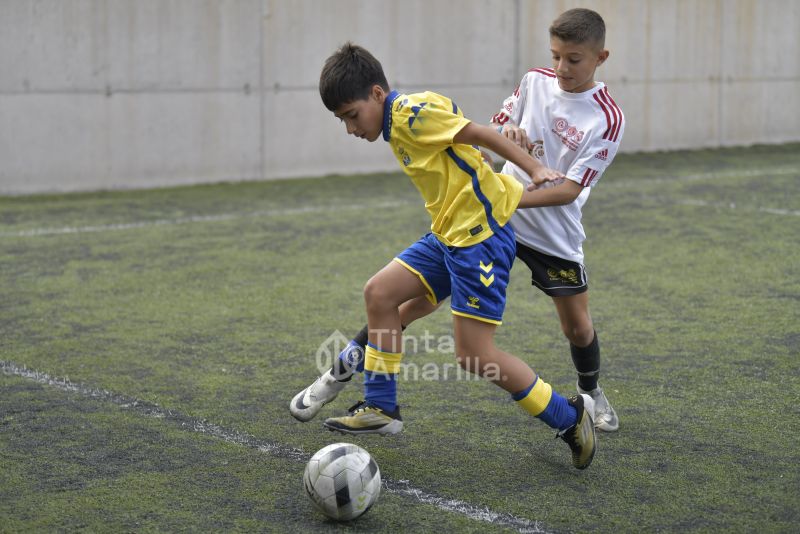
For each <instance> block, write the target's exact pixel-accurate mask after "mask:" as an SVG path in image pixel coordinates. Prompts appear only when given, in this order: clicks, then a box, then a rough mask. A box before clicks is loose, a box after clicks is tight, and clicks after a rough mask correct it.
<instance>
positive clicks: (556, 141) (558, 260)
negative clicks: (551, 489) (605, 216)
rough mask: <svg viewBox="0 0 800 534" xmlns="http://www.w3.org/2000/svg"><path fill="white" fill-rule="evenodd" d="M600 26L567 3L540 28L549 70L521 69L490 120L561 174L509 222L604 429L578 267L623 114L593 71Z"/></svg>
mask: <svg viewBox="0 0 800 534" xmlns="http://www.w3.org/2000/svg"><path fill="white" fill-rule="evenodd" d="M604 40H605V24H604V22H603V19H602V18H601V17H600V15H599V14H597V13H595V12H594V11H591V10H588V9H571V10H569V11H566V12H565V13H563V14H562V15H561V16H559V17H558V18H557V19H556V20H555V21H554V22H553V25H552V26H551V27H550V49H551V52H552V54H553V68H535V69H532V70H531V71H529V72H528V73H527V74H526V75H525V76H524V77H523V78H522V81H521V82H520V85H519V87H517V89H516V90H515V91H514V93H513V94H512V95H511V96H509V97H508V98H507V99H506V100H505V102H503V106H502V108H501V110H500V112H499V113H498V114H496V115H495V116H494V117H492V123H493V124H494V125H495V126H497V128H498V130H499V131H501V133H503V135H505V136H506V137H508V138H509V139H512V140H513V141H515V142H517V143H518V144H519V145H520V146H522V147H523V148H526V149H528V150H530V151H531V152H532V153H533V154H534V155H535V156H536V157H537V158H538V159H539V160H540V161H541V162H542V163H543V164H544V165H545V166H547V167H549V168H552V169H555V170H558V171H561V172H563V173H564V174H565V175H566V176H567V179H566V180H564V181H563V182H561V183H558V184H545V185H544V186H543V188H542V189H540V190H539V191H537V193H539V195H540V196H539V202H538V204H537V205H538V206H542V207H538V208H536V209H525V210H518V211H517V212H516V213H515V214H514V216H513V217H512V219H511V225H512V226H513V227H514V231H515V233H516V240H517V257H518V258H520V259H521V260H522V261H524V262H525V264H526V265H528V267H529V268H530V269H531V275H532V282H533V285H535V286H536V287H538V288H539V289H541V290H542V291H544V292H545V293H546V294H547V295H549V296H550V297H551V298H552V299H553V303H554V304H555V306H556V310H557V312H558V316H559V319H560V321H561V329H562V331H563V332H564V335H565V336H566V337H567V339H568V340H569V343H570V351H571V354H572V360H573V363H574V364H575V368H576V370H577V371H578V391H579V392H580V393H589V394H590V395H591V396H592V397H593V398H594V399H595V425H597V428H598V429H600V430H605V431H607V432H612V431H615V430H617V429H618V428H619V420H618V418H617V415H616V413H615V412H614V409H613V408H612V407H611V405H610V404H609V403H608V399H607V398H606V397H605V394H604V393H603V390H602V389H601V388H600V387H599V386H598V382H597V379H598V374H599V372H600V348H599V344H598V339H597V333H596V332H595V330H594V326H593V323H592V319H591V316H590V314H589V296H588V284H587V279H586V272H585V269H584V266H583V246H582V244H583V241H584V239H585V238H586V234H585V233H584V229H583V225H582V224H581V215H582V213H581V210H582V208H583V205H584V204H585V203H586V200H587V199H588V198H589V193H590V191H591V188H592V187H593V186H594V185H595V184H597V181H598V180H599V179H600V177H601V176H602V174H603V171H605V169H606V167H608V165H609V164H610V163H611V161H612V160H613V159H614V156H615V155H616V153H617V149H618V148H619V143H620V141H621V140H622V134H623V131H624V129H625V117H624V116H623V114H622V110H621V109H620V108H619V106H617V104H616V103H615V102H614V100H613V99H612V98H611V96H610V95H609V93H608V88H607V87H606V86H605V84H603V83H602V82H596V81H595V80H594V73H595V69H596V68H597V67H598V66H600V65H601V64H602V63H603V62H604V61H605V60H606V59H607V58H608V55H609V53H608V50H605V49H604ZM502 172H503V173H506V174H511V175H513V176H515V177H516V178H517V179H518V180H520V181H521V182H522V183H524V184H528V183H530V180H529V179H528V178H527V177H526V176H525V174H524V173H523V172H520V170H519V169H518V168H517V167H516V166H515V165H514V164H513V163H511V162H508V163H506V164H505V166H504V167H503V170H502Z"/></svg>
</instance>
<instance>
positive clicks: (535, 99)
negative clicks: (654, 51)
mask: <svg viewBox="0 0 800 534" xmlns="http://www.w3.org/2000/svg"><path fill="white" fill-rule="evenodd" d="M509 120H510V121H512V122H513V123H514V124H516V125H517V126H519V127H521V128H523V129H524V130H525V131H526V132H527V133H528V137H529V138H530V140H531V141H532V142H533V143H534V148H533V155H534V156H535V157H536V158H537V159H539V161H541V162H542V164H543V165H545V166H546V167H549V168H551V169H555V170H558V171H561V172H562V173H564V174H565V175H566V176H567V178H569V179H570V180H573V181H575V182H577V183H579V184H581V185H582V186H584V189H583V191H582V192H581V193H580V195H578V198H576V199H575V200H574V201H573V202H572V203H570V204H566V205H564V206H553V207H545V208H529V209H521V210H517V211H516V213H515V214H514V216H513V217H512V218H511V225H512V226H513V228H514V232H516V234H517V241H518V242H520V243H523V244H525V245H527V246H529V247H531V248H533V249H536V250H538V251H540V252H544V253H545V254H549V255H551V256H557V257H559V258H564V259H567V260H570V261H574V262H578V263H581V264H582V263H583V241H584V239H585V238H586V234H585V233H584V231H583V224H581V216H582V213H581V209H582V208H583V205H584V204H585V203H586V200H587V199H588V198H589V192H590V191H591V188H592V186H594V185H595V184H596V183H597V181H598V180H599V179H600V176H602V174H603V171H605V169H606V167H608V165H609V164H610V163H611V160H613V159H614V156H615V155H616V153H617V149H618V148H619V143H620V141H621V140H622V133H623V131H624V130H625V117H624V116H623V114H622V110H621V109H620V108H619V106H618V105H617V104H616V103H615V102H614V100H613V99H612V98H611V95H609V94H608V89H607V88H606V86H605V84H604V83H602V82H597V84H596V85H595V86H594V87H593V88H592V89H590V90H589V91H584V92H583V93H568V92H566V91H562V90H561V88H560V87H559V86H558V80H557V79H556V75H555V71H553V69H548V68H537V69H532V70H531V71H529V72H528V73H527V74H525V76H524V77H523V78H522V81H521V82H520V84H519V87H517V89H516V90H515V91H514V93H513V94H512V95H511V96H510V97H508V98H507V99H506V100H505V101H504V102H503V108H502V109H501V110H500V112H499V113H498V114H496V115H495V116H494V117H492V122H494V123H498V124H505V123H506V122H508V121H509ZM502 172H503V173H506V174H511V175H513V176H515V177H516V178H517V179H518V180H519V181H521V182H522V183H523V184H525V185H527V184H529V183H530V178H529V177H528V175H527V174H526V173H525V172H524V171H522V170H521V169H520V168H519V167H517V166H516V165H514V164H513V163H511V162H507V163H506V164H505V166H504V167H503V171H502ZM553 185H554V184H545V185H544V186H543V187H553Z"/></svg>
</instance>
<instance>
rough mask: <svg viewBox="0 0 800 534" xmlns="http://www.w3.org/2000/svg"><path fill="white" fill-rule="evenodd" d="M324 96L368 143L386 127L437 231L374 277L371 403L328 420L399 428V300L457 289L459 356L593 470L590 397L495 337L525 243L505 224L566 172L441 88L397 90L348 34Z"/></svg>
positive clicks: (362, 427) (437, 296)
mask: <svg viewBox="0 0 800 534" xmlns="http://www.w3.org/2000/svg"><path fill="white" fill-rule="evenodd" d="M320 95H321V97H322V101H323V103H324V104H325V106H326V107H327V108H328V109H329V110H330V111H332V112H333V113H334V115H335V116H336V117H338V118H339V119H340V120H341V121H343V122H344V123H345V126H346V128H347V132H348V134H352V135H355V136H358V137H360V138H362V139H367V140H368V141H370V142H372V141H375V140H377V139H378V137H381V136H382V137H383V139H384V141H387V142H388V143H389V145H390V147H391V149H392V151H393V152H394V154H395V156H396V157H397V160H398V162H399V163H400V165H401V167H402V168H403V170H404V171H405V173H406V174H407V175H408V176H409V177H410V178H411V180H412V182H413V183H414V185H415V186H416V187H417V189H418V190H419V191H420V193H421V194H422V197H423V199H424V200H425V207H426V209H427V210H428V213H429V214H430V216H431V232H430V233H429V234H427V235H425V236H424V237H422V238H421V239H420V240H419V241H417V242H416V243H414V244H413V245H412V246H410V247H409V248H407V249H406V250H405V251H403V252H402V253H400V254H399V255H398V256H397V257H396V258H395V259H394V260H393V261H392V262H390V263H389V264H388V265H387V266H386V267H384V268H383V269H382V270H381V271H379V272H378V273H377V274H375V275H374V276H373V277H372V278H371V279H370V280H369V281H368V282H367V284H366V286H365V288H364V298H365V301H366V307H367V323H368V325H369V331H368V343H367V346H366V351H365V357H364V389H365V400H364V401H362V402H360V403H358V404H357V405H356V406H354V407H353V408H351V409H350V411H349V413H348V415H347V416H344V417H336V418H330V419H327V420H326V421H325V423H324V424H325V426H326V427H327V428H329V429H331V430H336V431H339V432H343V433H348V434H366V433H377V434H396V433H398V432H400V431H401V430H402V427H403V422H402V419H401V417H400V411H399V408H398V405H397V373H398V371H399V368H400V361H401V359H402V346H401V343H402V337H401V330H402V329H401V324H400V313H399V307H400V305H402V304H403V303H405V302H408V301H410V300H413V299H416V298H418V297H423V296H424V297H426V298H427V299H428V300H429V301H430V302H431V303H432V304H434V305H436V304H437V303H439V302H440V301H442V300H444V299H446V298H447V297H450V299H451V300H450V308H451V311H452V313H453V328H454V337H455V347H456V357H457V359H458V361H459V363H460V364H461V365H462V366H463V367H464V368H466V369H467V370H470V371H473V372H477V373H478V374H480V375H481V376H485V377H486V378H488V379H489V380H491V381H492V382H494V383H495V384H497V385H498V386H500V387H501V388H503V389H504V390H506V391H508V392H509V393H510V394H512V396H513V398H514V399H515V400H516V401H517V402H518V403H519V404H520V406H521V407H522V408H523V409H525V410H526V411H528V412H529V413H531V414H532V415H534V416H536V417H538V418H539V419H541V420H542V421H544V422H545V423H546V424H548V425H549V426H551V427H553V428H555V429H557V431H558V435H559V436H560V437H562V439H564V441H565V442H566V443H567V444H568V445H569V446H570V449H571V450H572V461H573V465H574V466H575V467H577V468H579V469H584V468H586V467H588V466H589V464H590V463H591V461H592V458H593V457H594V452H595V447H596V446H595V432H594V424H593V421H592V417H591V414H592V413H593V401H592V399H591V397H589V396H588V395H577V396H575V397H573V398H571V399H566V398H564V397H562V396H560V395H559V394H558V393H556V392H554V391H553V390H552V388H551V386H550V385H549V384H547V383H546V382H545V381H544V380H543V379H541V378H540V377H539V376H538V375H537V374H536V373H534V372H533V370H532V369H531V368H530V367H528V365H527V364H525V363H524V362H522V360H520V359H519V358H517V357H516V356H513V355H511V354H508V353H506V352H503V351H501V350H500V349H498V348H497V347H496V346H495V345H494V333H495V329H496V328H497V325H499V324H500V323H501V321H502V315H503V310H504V308H505V292H506V287H507V285H508V277H509V271H510V268H511V265H512V263H513V261H514V254H515V250H516V245H515V237H514V232H513V230H512V229H511V226H510V225H508V224H507V223H508V221H509V219H510V218H511V215H512V214H513V213H514V211H515V210H516V209H517V208H518V207H527V206H529V205H531V203H532V202H533V201H535V198H536V197H535V196H533V195H534V194H535V193H536V191H535V190H534V189H535V187H536V186H539V185H542V184H544V183H546V182H550V181H553V180H557V179H561V178H563V177H564V175H563V174H561V173H559V172H556V171H553V170H551V169H548V168H546V167H544V166H543V165H542V164H541V163H539V162H538V161H537V160H536V159H534V158H533V157H531V156H530V155H529V154H527V153H526V152H525V151H524V150H523V149H521V148H520V147H518V146H517V145H515V144H514V143H513V142H512V141H510V140H508V139H506V138H505V137H503V136H501V135H499V134H498V133H497V131H496V130H494V129H493V128H490V127H487V126H481V125H478V124H475V123H472V122H470V121H469V120H468V119H466V118H465V117H464V116H463V114H462V112H461V110H460V109H459V108H458V107H457V106H456V105H455V104H454V103H453V102H452V101H451V100H450V99H448V98H446V97H444V96H442V95H438V94H436V93H431V92H424V93H417V94H409V95H401V94H398V93H397V92H396V91H391V90H390V88H389V85H388V83H387V81H386V77H385V76H384V74H383V69H382V67H381V65H380V63H379V62H378V61H377V60H376V59H375V58H374V57H373V56H372V55H371V54H370V53H369V52H368V51H366V50H365V49H363V48H361V47H359V46H356V45H353V44H351V43H347V44H345V45H344V46H342V47H341V48H340V49H339V50H338V51H337V52H336V53H335V54H333V55H332V56H331V57H330V58H328V60H327V61H326V62H325V66H324V67H323V70H322V74H321V76H320ZM476 147H485V148H488V149H489V150H491V151H493V152H495V153H496V154H498V155H500V156H502V157H504V158H506V159H507V160H509V161H512V162H514V163H515V164H516V165H517V166H518V167H519V168H520V169H523V170H524V172H525V173H526V174H527V175H528V176H530V178H531V182H532V185H531V187H530V188H529V189H530V190H526V191H523V187H522V185H521V184H520V182H518V181H517V180H516V179H515V178H513V177H511V176H508V175H504V174H496V173H495V172H494V171H493V170H492V169H491V167H489V165H488V164H486V163H485V162H484V161H483V159H482V157H481V153H480V151H479V149H478V148H476ZM307 389H309V388H307ZM304 393H305V392H301V394H300V395H298V397H299V398H298V397H295V399H294V400H293V403H292V404H293V405H297V408H298V409H301V408H302V407H303V406H304V405H305V403H306V402H307V401H308V402H310V401H312V400H313V399H306V398H305V395H304ZM298 411H299V410H298ZM293 414H294V411H293ZM296 417H297V416H296ZM298 418H299V417H298Z"/></svg>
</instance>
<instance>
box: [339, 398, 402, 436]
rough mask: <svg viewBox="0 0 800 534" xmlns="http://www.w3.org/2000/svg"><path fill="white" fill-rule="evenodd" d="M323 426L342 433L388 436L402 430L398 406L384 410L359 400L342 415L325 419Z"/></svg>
mask: <svg viewBox="0 0 800 534" xmlns="http://www.w3.org/2000/svg"><path fill="white" fill-rule="evenodd" d="M323 424H324V425H325V428H327V429H328V430H331V431H334V430H335V431H336V432H341V433H342V434H380V435H383V436H388V435H390V434H397V433H399V432H400V431H401V430H403V419H402V418H401V417H400V408H395V410H394V411H393V412H385V411H383V410H381V409H380V408H376V407H374V406H369V405H368V404H367V402H366V401H361V402H359V403H357V404H355V405H354V406H352V407H351V408H350V409H349V410H347V415H346V416H344V417H330V418H328V419H326V420H325V423H323Z"/></svg>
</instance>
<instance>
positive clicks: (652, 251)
mask: <svg viewBox="0 0 800 534" xmlns="http://www.w3.org/2000/svg"><path fill="white" fill-rule="evenodd" d="M584 222H585V226H586V228H587V234H588V240H587V242H586V243H585V245H584V248H585V251H586V254H587V268H588V271H589V276H590V287H591V309H592V315H593V318H594V321H595V324H596V327H597V330H598V333H599V336H600V341H601V348H602V355H603V373H602V375H601V385H603V386H604V388H605V390H606V392H607V394H608V396H609V398H610V400H611V402H612V404H613V405H614V406H615V408H616V410H617V412H618V414H619V416H620V424H621V426H620V430H619V432H617V433H614V434H599V447H598V452H597V455H596V457H595V460H594V463H593V464H592V466H591V467H590V468H589V469H588V470H586V471H578V470H575V469H574V468H573V467H571V464H570V460H569V454H568V449H567V447H566V445H565V444H564V443H563V442H561V441H560V440H558V441H556V440H554V439H553V437H554V433H553V432H552V431H551V430H549V429H548V428H547V427H546V426H545V425H544V424H542V423H539V422H538V421H536V420H534V419H532V418H531V417H530V416H528V415H527V414H525V413H524V412H522V411H521V410H520V409H519V408H518V407H516V406H515V404H514V403H513V401H511V399H510V398H509V396H508V395H507V394H506V393H504V392H503V391H502V390H500V389H499V388H497V387H495V386H493V385H492V384H490V383H487V382H483V381H480V380H475V379H470V380H467V379H465V378H466V377H465V375H464V374H463V373H460V374H459V373H457V372H456V370H455V367H454V366H453V365H454V355H453V353H452V345H451V344H449V343H448V338H447V336H448V335H449V333H450V321H451V316H450V313H449V312H448V311H447V310H440V311H438V312H437V313H436V314H434V315H432V316H430V317H428V318H426V319H424V320H422V321H420V322H418V323H415V324H413V325H412V326H411V327H410V328H409V329H408V330H407V334H408V335H409V336H414V339H416V344H417V346H416V351H410V352H411V353H409V354H407V355H406V357H405V360H404V361H405V362H406V363H409V364H413V365H415V366H416V369H417V370H418V375H417V376H416V379H415V377H414V374H413V372H407V374H406V379H405V380H403V381H402V382H401V383H400V386H399V391H400V402H401V406H402V410H403V417H404V420H405V423H406V427H405V430H404V432H403V433H402V434H400V435H398V436H395V437H389V438H380V437H374V436H372V437H369V436H361V437H355V438H353V437H345V436H341V435H338V434H332V433H329V432H327V431H325V430H323V428H322V425H321V420H322V418H324V417H326V416H330V415H332V414H337V413H341V412H342V411H343V410H345V409H346V408H347V407H348V406H350V404H352V403H353V402H355V401H357V400H358V399H359V397H360V385H359V384H358V383H356V384H355V385H353V386H351V387H349V388H348V389H345V390H344V392H343V393H342V394H341V395H340V397H339V399H337V401H336V402H334V403H333V404H331V405H329V406H326V407H325V408H324V409H323V412H322V414H321V415H320V417H319V418H318V419H317V420H314V421H312V422H310V423H305V424H303V423H300V422H298V421H295V420H294V419H293V418H292V417H290V415H289V413H288V409H287V404H288V401H289V400H290V399H291V397H292V396H293V395H294V393H295V392H297V391H299V390H300V389H302V388H303V387H304V386H306V385H307V384H308V383H310V382H311V381H312V380H313V379H314V378H315V376H317V374H318V371H317V363H316V360H317V358H316V355H317V353H318V350H319V349H320V346H321V345H323V344H324V343H325V341H326V339H328V338H329V336H331V334H333V333H335V331H336V330H339V331H341V332H342V333H344V334H345V335H348V336H349V335H352V334H354V333H355V332H356V331H357V330H358V329H359V328H360V327H361V326H362V324H363V323H364V320H365V314H364V309H363V300H362V296H361V290H362V287H363V284H364V282H365V281H366V280H367V279H368V278H369V277H370V275H372V274H373V273H374V272H376V271H377V270H378V269H379V268H381V267H382V266H383V265H384V264H386V263H387V262H388V261H389V260H390V259H391V258H392V257H393V255H394V254H395V253H397V252H399V251H400V250H402V249H403V248H405V247H406V246H407V245H408V244H410V243H412V242H413V241H414V240H416V239H417V238H418V237H419V236H420V235H421V234H423V233H424V232H425V231H426V228H427V226H428V224H429V221H428V219H427V214H426V212H425V210H424V208H423V206H422V202H421V200H420V198H419V195H418V193H417V192H416V190H415V189H414V188H413V186H412V185H411V183H410V182H409V181H408V180H407V179H406V178H405V177H403V176H402V175H399V174H391V175H380V176H357V177H329V178H324V179H308V180H291V181H277V182H267V183H241V184H233V185H230V184H229V185H213V186H197V187H186V188H175V189H160V190H150V191H126V192H109V193H95V194H72V195H48V196H29V197H11V198H9V197H6V198H0V366H2V370H3V373H0V532H43V531H44V532H53V531H66V532H71V531H92V532H155V531H169V532H174V531H272V532H332V531H355V532H513V531H523V532H524V531H531V532H535V531H543V532H687V531H688V532H796V531H797V525H798V521H800V467H798V466H800V446H798V444H797V437H798V435H800V424H799V423H798V416H800V408H798V407H799V406H800V365H798V361H799V360H798V357H799V356H800V350H798V348H799V347H800V145H797V144H794V145H783V146H769V147H767V146H761V147H753V148H748V149H743V148H733V149H726V150H718V151H698V152H673V153H660V154H635V155H620V156H618V158H617V160H616V161H615V162H614V164H613V165H612V166H611V168H610V169H609V170H608V171H607V173H606V174H605V176H604V177H603V179H602V180H601V181H600V183H599V185H598V186H597V187H596V190H595V191H594V192H593V193H592V196H591V198H590V200H589V203H588V204H587V206H586V208H585V211H584ZM425 339H427V340H428V342H427V343H428V346H425ZM497 343H498V345H499V346H501V347H502V348H504V349H506V350H509V351H511V352H513V353H515V354H517V355H519V356H521V357H522V358H524V359H525V360H526V361H528V362H529V363H530V364H531V365H532V366H533V367H534V369H536V370H538V371H539V372H540V373H541V374H542V376H543V377H544V378H545V379H546V380H547V381H548V382H550V383H551V384H552V385H553V386H554V388H555V389H556V390H557V391H560V392H562V393H564V394H567V393H570V392H572V391H574V387H575V375H574V369H573V367H572V362H571V360H570V357H569V352H568V346H567V344H566V341H565V340H564V338H563V336H562V334H561V332H560V328H559V326H558V323H557V320H556V316H555V312H554V309H553V307H552V304H551V302H550V301H549V299H548V298H546V297H545V296H544V295H543V294H541V293H539V292H538V291H537V290H534V289H533V288H532V287H531V286H530V282H529V272H528V271H527V269H526V268H525V267H524V265H522V264H521V263H520V264H518V265H516V266H515V268H514V270H513V272H512V282H511V285H510V287H509V295H508V306H507V309H506V314H505V322H504V324H503V326H502V327H500V328H499V330H498V335H497ZM409 346H410V347H411V342H409ZM411 348H414V347H411ZM428 349H430V350H428ZM320 354H322V353H320ZM409 369H410V368H409ZM336 441H351V442H354V443H357V444H359V445H361V446H362V447H364V448H366V449H367V450H368V451H370V452H371V453H372V455H373V456H374V457H375V459H376V461H377V462H378V464H379V466H380V468H381V472H382V475H383V476H384V479H385V481H386V485H385V486H384V490H383V492H382V495H381V497H380V499H379V501H378V502H377V504H376V505H375V506H374V507H373V509H372V510H370V511H369V512H368V513H367V514H366V515H365V516H363V517H362V518H360V519H359V520H357V521H354V522H351V523H346V524H337V523H334V522H332V521H330V520H327V519H325V518H324V517H323V516H321V515H319V514H318V513H316V512H315V511H314V510H313V509H312V508H311V505H310V502H309V501H308V500H307V498H306V496H305V495H304V493H303V490H302V484H301V478H302V473H303V468H304V464H305V461H306V460H307V459H308V458H309V457H310V456H311V454H313V452H314V451H316V450H317V449H319V448H321V447H323V446H325V445H327V444H330V443H333V442H336Z"/></svg>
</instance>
